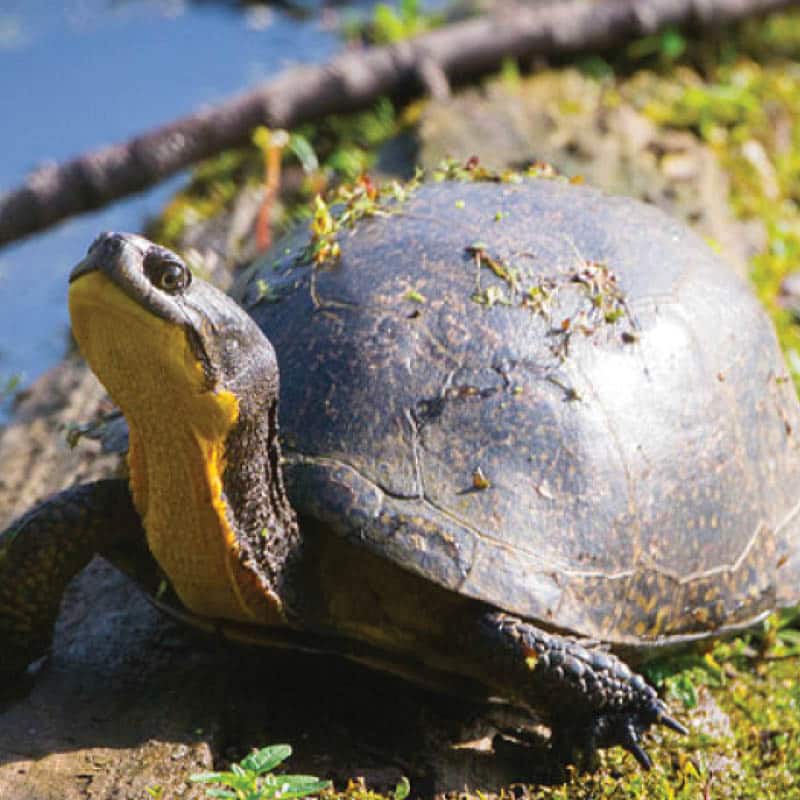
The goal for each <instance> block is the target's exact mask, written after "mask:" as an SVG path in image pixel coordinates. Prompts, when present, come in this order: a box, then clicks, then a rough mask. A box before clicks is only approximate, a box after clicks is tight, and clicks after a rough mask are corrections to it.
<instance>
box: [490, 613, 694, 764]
mask: <svg viewBox="0 0 800 800" xmlns="http://www.w3.org/2000/svg"><path fill="white" fill-rule="evenodd" d="M480 630H481V639H482V641H483V644H484V646H485V647H486V648H487V649H486V650H484V652H485V654H486V655H487V656H488V657H489V658H490V660H491V663H490V665H489V668H490V669H491V670H492V673H493V679H494V680H495V681H499V683H500V684H501V685H504V686H505V687H507V688H509V687H510V691H511V692H512V693H513V694H514V695H515V696H516V697H518V698H519V699H521V700H522V701H523V702H526V703H527V704H529V705H530V706H532V707H533V708H535V710H536V711H537V712H540V713H542V715H543V716H544V718H545V721H546V722H547V723H548V724H549V726H550V729H551V746H552V750H553V753H554V755H555V756H556V758H557V759H558V760H559V761H561V762H571V761H574V760H575V759H576V757H577V758H579V759H585V760H591V758H592V757H593V755H594V753H595V751H596V750H597V748H602V747H613V746H614V745H621V746H622V747H624V748H625V749H626V750H628V751H629V752H631V753H632V754H633V755H634V756H635V758H636V760H637V761H638V762H639V764H641V765H642V767H644V768H645V769H649V768H650V766H651V760H650V757H649V756H648V755H647V753H646V752H645V751H644V749H643V748H642V745H641V742H640V739H641V735H642V734H643V733H644V732H645V731H647V730H648V728H650V726H651V725H653V724H661V725H665V726H666V727H668V728H671V729H672V730H674V731H677V732H678V733H682V734H685V733H687V730H686V728H684V726H683V725H681V724H680V723H679V722H677V721H676V720H674V719H673V718H672V717H671V716H670V715H669V713H668V710H667V706H666V705H665V703H664V702H663V701H662V700H660V699H659V697H658V695H657V694H656V692H655V689H653V688H652V687H651V686H649V685H648V684H647V682H646V681H645V679H644V678H643V677H642V676H641V675H638V674H636V673H634V672H631V670H630V669H629V668H628V667H627V666H626V665H625V664H624V663H623V662H622V661H621V660H620V659H619V658H617V657H616V656H614V655H612V654H610V653H606V652H604V651H602V650H597V649H592V648H589V647H584V646H582V645H580V644H579V643H578V642H576V641H573V640H571V639H568V638H566V637H563V636H558V635H554V634H549V633H546V632H544V631H543V630H541V629H539V628H537V627H535V626H534V625H532V624H530V623H528V622H525V621H523V620H522V619H519V618H518V617H514V616H512V615H510V614H505V613H502V612H488V613H486V614H485V615H484V616H483V617H482V618H481V620H480Z"/></svg>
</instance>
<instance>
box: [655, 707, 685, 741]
mask: <svg viewBox="0 0 800 800" xmlns="http://www.w3.org/2000/svg"><path fill="white" fill-rule="evenodd" d="M656 722H657V723H658V724H659V725H663V726H664V727H665V728H669V729H670V730H671V731H675V733H680V734H681V735H682V736H686V735H688V733H689V729H688V728H687V727H686V726H685V725H681V723H680V722H678V720H676V719H673V718H672V717H671V716H670V715H669V714H667V712H666V710H660V712H659V715H658V718H657V719H656Z"/></svg>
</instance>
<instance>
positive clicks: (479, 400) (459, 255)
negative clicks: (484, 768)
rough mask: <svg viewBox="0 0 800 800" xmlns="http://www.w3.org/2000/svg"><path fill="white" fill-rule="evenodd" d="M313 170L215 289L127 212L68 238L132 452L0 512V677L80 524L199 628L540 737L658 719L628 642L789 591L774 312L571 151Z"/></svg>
mask: <svg viewBox="0 0 800 800" xmlns="http://www.w3.org/2000/svg"><path fill="white" fill-rule="evenodd" d="M467 172H469V170H467ZM460 177H463V176H460ZM476 177H477V175H476ZM343 197H344V200H343V201H342V203H343V204H342V205H340V206H338V207H336V206H334V207H329V206H328V205H326V204H325V203H323V202H322V201H319V200H318V202H317V207H316V212H315V214H314V217H313V219H312V223H311V225H310V226H303V227H301V228H300V229H299V230H298V231H295V232H294V233H292V234H290V235H289V236H288V238H287V239H285V240H283V241H282V242H281V243H280V244H279V245H276V246H275V247H274V248H273V249H272V250H271V251H270V253H269V254H267V255H266V256H264V257H262V258H260V259H259V260H257V261H256V262H255V263H254V264H253V265H251V267H250V268H249V269H248V270H247V271H246V273H245V278H243V280H242V282H241V284H240V286H239V287H238V288H237V290H236V291H235V292H234V296H230V295H227V294H225V293H223V292H221V291H219V290H218V289H216V288H214V287H213V286H211V285H210V284H209V283H207V282H206V281H204V280H202V279H201V278H200V277H198V276H197V275H193V274H192V272H191V271H190V269H189V268H188V267H187V266H186V264H185V263H184V261H182V260H181V258H180V257H179V256H178V255H176V254H175V253H173V252H172V251H170V250H168V249H166V248H164V247H162V246H160V245H157V244H154V243H152V242H150V241H148V240H147V239H145V238H143V237H141V236H138V235H135V234H126V233H116V232H110V233H103V234H101V235H100V236H99V237H98V238H97V239H96V240H95V241H94V242H93V243H92V245H91V247H90V248H89V250H88V253H87V255H86V257H85V258H84V259H83V260H82V261H80V263H79V264H78V265H77V266H76V267H75V268H74V270H73V271H72V273H71V276H70V288H69V305H70V314H71V320H72V329H73V333H74V336H75V339H76V341H77V343H78V346H79V348H80V350H81V352H82V354H83V355H84V356H85V358H86V359H87V361H88V363H89V365H90V366H91V367H92V369H93V370H94V371H95V373H96V374H97V375H98V377H99V378H100V380H101V382H102V383H103V384H104V385H105V387H106V388H107V390H108V392H109V394H110V395H111V397H112V399H113V400H114V401H115V403H116V404H117V405H118V406H119V408H120V409H121V411H122V413H123V414H124V416H125V420H126V422H127V427H128V432H129V452H128V456H127V464H128V471H129V474H128V477H118V478H109V479H105V480H100V481H97V482H94V483H90V484H84V485H77V486H73V487H71V488H69V489H66V490H65V491H63V492H61V493H59V494H57V495H55V496H53V497H51V498H49V499H47V500H45V501H44V502H42V503H40V504H39V505H38V506H36V507H35V508H33V509H32V510H31V511H29V512H28V513H26V514H25V515H23V516H22V517H21V518H19V519H18V520H16V521H15V522H13V523H12V524H11V525H10V526H9V527H8V528H7V529H6V530H5V531H4V532H3V534H2V536H1V537H0V547H1V548H2V549H1V550H0V652H2V653H3V660H2V672H3V674H4V677H6V679H7V680H8V679H10V678H13V677H14V676H16V675H19V674H20V673H22V672H23V671H24V670H25V669H26V667H27V666H28V665H29V664H30V663H31V662H32V661H33V660H34V659H37V658H39V657H41V656H42V655H43V654H45V653H46V652H47V648H48V644H49V642H50V638H51V635H52V629H53V624H54V620H55V618H56V616H57V613H58V606H59V601H60V598H61V594H62V592H63V590H64V587H65V585H66V583H67V582H68V580H70V579H71V577H72V576H73V575H74V574H75V573H76V572H78V571H79V570H80V569H81V568H82V567H83V566H84V565H85V564H86V563H87V562H88V560H89V559H90V558H91V557H92V555H93V554H95V553H99V554H102V555H104V556H105V557H106V558H107V559H109V560H110V561H111V562H112V563H114V564H116V565H117V566H119V567H120V568H121V569H122V570H124V571H125V572H127V573H128V574H129V575H132V576H133V577H134V578H135V579H136V580H137V581H138V582H139V584H140V585H141V586H142V587H143V588H144V589H145V591H146V592H147V593H148V594H149V595H150V596H152V598H153V599H154V602H156V603H157V604H159V605H160V606H161V607H164V608H166V609H167V610H170V611H171V613H173V614H175V615H177V616H180V617H181V618H183V619H186V620H187V621H189V622H192V623H193V624H196V625H198V626H200V627H203V628H205V629H207V630H209V631H212V632H216V633H218V634H221V635H223V636H225V637H228V638H229V639H232V640H244V641H249V642H253V641H259V642H263V643H266V644H279V645H283V646H287V645H288V646H298V647H305V646H307V647H311V648H317V649H320V650H322V651H326V652H327V651H331V652H337V653H340V654H342V655H345V656H347V657H350V658H353V659H356V660H360V661H363V662H366V663H369V664H371V665H373V666H377V667H379V668H383V669H390V670H393V671H395V672H397V673H399V674H402V675H405V676H406V677H411V678H412V679H419V680H421V681H430V682H431V683H432V684H434V685H439V686H448V687H450V688H453V689H455V690H460V688H461V687H462V686H463V687H481V691H483V692H484V693H485V694H486V695H487V696H493V697H502V698H505V699H507V700H508V701H509V702H511V703H513V704H515V705H516V706H518V707H520V708H522V709H525V711H526V713H528V714H530V719H531V720H536V721H539V722H543V723H545V724H546V725H547V726H549V728H550V731H551V737H550V743H551V744H550V746H551V748H552V751H553V754H554V757H555V758H556V759H557V760H559V761H561V762H566V761H569V760H579V761H580V760H581V759H583V758H586V757H591V756H592V755H593V754H594V753H595V752H596V751H597V750H598V749H600V748H608V747H613V746H618V745H619V746H622V747H623V748H625V749H627V750H628V751H629V752H630V753H632V754H633V756H634V757H635V758H636V760H637V761H638V762H639V763H640V764H641V765H642V767H644V768H649V767H650V766H651V758H650V756H649V755H648V754H647V752H646V750H645V747H644V740H643V736H644V735H645V734H646V733H647V732H648V731H649V730H650V728H651V726H653V725H656V724H660V725H663V726H666V727H667V728H670V729H672V730H673V731H675V732H677V733H679V734H685V733H686V732H687V730H686V728H685V727H684V725H683V724H682V723H681V722H679V721H678V720H677V719H675V718H674V716H672V714H671V713H670V709H669V708H668V706H667V704H666V702H665V701H664V700H663V699H661V698H660V697H659V696H658V693H657V692H656V690H655V689H654V688H653V687H652V686H651V685H650V684H649V683H648V681H647V680H646V679H645V678H644V677H643V676H642V675H641V674H639V673H638V672H636V671H635V668H637V665H638V664H639V663H641V661H642V660H643V659H645V658H648V657H651V656H653V655H657V654H660V653H665V652H669V651H670V649H671V648H674V647H678V646H690V645H691V644H692V643H694V642H698V641H703V640H708V639H710V638H711V637H717V636H722V635H727V634H731V633H733V632H736V631H740V630H743V629H746V628H748V627H750V626H752V625H754V624H756V623H757V622H759V621H760V620H762V619H763V618H764V617H765V616H766V615H767V614H769V613H771V612H772V611H773V610H774V609H776V608H780V607H790V606H793V605H795V604H796V603H797V602H798V595H799V594H800V590H799V589H798V587H800V546H798V545H799V544H800V534H799V532H800V514H799V513H798V511H799V509H800V505H799V504H798V498H800V457H798V444H797V431H798V429H799V426H798V420H799V416H798V403H797V399H796V396H795V393H794V389H793V386H792V384H791V381H790V379H788V378H787V376H786V368H785V365H784V363H783V361H782V356H781V353H780V349H779V346H778V343H777V339H776V336H775V333H774V330H773V328H772V326H771V323H770V321H769V320H768V318H767V316H766V314H765V313H764V311H763V310H762V308H761V307H760V305H759V303H758V302H757V300H756V299H755V298H754V297H753V295H752V293H751V291H750V290H749V288H748V287H747V286H746V284H745V283H744V281H742V280H741V279H739V278H738V277H737V276H736V275H735V274H734V273H733V271H732V270H731V268H730V267H729V266H728V265H727V264H726V263H725V262H724V261H723V260H722V259H721V258H720V257H719V256H718V255H717V254H716V253H715V252H714V251H713V250H712V248H710V247H709V246H708V245H707V244H706V243H705V242H704V241H703V240H702V239H701V238H700V237H699V236H698V235H697V234H695V233H694V232H692V231H691V230H689V229H688V228H687V227H686V226H684V225H683V224H682V223H679V222H678V221H676V220H674V219H672V218H670V217H668V216H667V215H665V214H664V213H663V212H661V211H659V210H658V209H656V208H655V207H652V206H649V205H646V204H643V203H640V202H638V201H636V200H633V199H629V198H625V197H619V196H608V195H606V194H604V193H603V192H601V191H599V190H597V189H594V188H590V187H588V186H583V185H578V184H577V183H575V182H570V181H564V180H553V179H545V178H542V177H535V176H534V177H531V176H526V175H518V176H513V177H508V176H505V178H504V179H501V178H500V177H499V176H493V177H492V178H491V179H485V180H478V179H475V180H454V179H450V178H449V177H448V178H447V179H444V180H440V181H422V182H416V183H414V184H413V185H412V186H410V187H407V188H400V187H397V186H395V188H394V189H393V190H391V191H385V192H383V193H381V190H378V189H377V188H376V187H375V185H374V184H372V183H370V182H369V181H362V183H361V184H360V185H359V186H358V187H356V188H355V189H353V190H351V191H350V193H349V194H347V193H345V194H344V195H343Z"/></svg>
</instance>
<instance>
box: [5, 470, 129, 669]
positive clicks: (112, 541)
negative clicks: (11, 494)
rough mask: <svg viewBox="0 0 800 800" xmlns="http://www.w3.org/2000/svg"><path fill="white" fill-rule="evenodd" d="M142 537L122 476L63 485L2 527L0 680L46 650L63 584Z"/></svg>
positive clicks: (22, 667)
mask: <svg viewBox="0 0 800 800" xmlns="http://www.w3.org/2000/svg"><path fill="white" fill-rule="evenodd" d="M140 542H141V543H143V542H144V533H143V530H142V527H141V523H140V521H139V516H138V514H137V513H136V511H135V509H134V508H133V504H132V502H131V498H130V493H129V491H128V486H127V483H126V482H125V481H123V480H105V481H97V482H96V483H88V484H84V485H81V486H75V487H73V488H70V489H66V490H65V491H63V492H61V493H60V494H57V495H55V496H54V497H51V498H49V499H48V500H45V501H44V502H42V503H40V504H39V505H37V506H35V507H34V508H32V509H31V510H30V511H28V512H27V513H26V514H24V515H23V516H22V517H19V518H18V519H17V520H15V521H14V522H12V523H11V525H10V526H9V527H8V528H7V529H6V530H5V531H3V532H2V533H0V643H1V644H0V653H2V655H1V656H0V680H2V679H3V678H4V677H6V676H12V675H14V674H19V673H20V672H22V671H23V670H24V669H25V667H26V666H27V665H28V664H29V663H31V662H32V661H34V660H36V659H37V658H40V657H41V656H43V655H45V654H46V653H47V650H48V648H49V647H50V642H51V640H52V637H53V626H54V624H55V620H56V617H57V615H58V609H59V606H60V604H61V597H62V595H63V593H64V589H65V588H66V586H67V584H68V583H69V581H70V580H71V579H72V578H73V577H74V576H75V575H76V574H77V573H78V572H80V570H82V569H83V568H84V567H85V566H86V564H88V562H89V561H90V559H91V558H92V556H93V555H95V553H100V554H103V553H110V552H113V551H115V550H118V549H120V548H125V546H126V544H128V543H129V544H130V545H131V546H132V548H133V549H136V548H137V546H138V543H140Z"/></svg>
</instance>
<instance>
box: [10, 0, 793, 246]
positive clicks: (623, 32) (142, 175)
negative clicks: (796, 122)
mask: <svg viewBox="0 0 800 800" xmlns="http://www.w3.org/2000/svg"><path fill="white" fill-rule="evenodd" d="M795 4H796V3H795V2H792V0H561V1H559V0H553V2H549V3H545V4H541V3H540V4H536V5H532V6H524V5H520V6H518V7H504V8H503V9H502V11H500V12H498V13H495V14H492V15H489V16H486V17H480V18H477V19H471V20H467V21H465V22H459V23H454V24H451V25H447V26H445V27H442V28H439V29H437V30H434V31H431V32H429V33H425V34H422V35H420V36H418V37H416V38H415V39H412V40H409V41H406V42H401V43H399V44H395V45H391V46H386V47H372V48H367V49H364V50H360V51H351V52H347V53H345V54H343V55H341V56H339V57H337V58H335V59H334V60H332V61H331V62H329V63H328V64H325V65H321V66H311V67H298V68H294V69H290V70H288V71H286V72H284V73H282V74H281V75H279V76H278V77H277V78H275V79H274V80H271V81H267V82H265V83H263V84H261V85H260V86H259V87H257V88H256V89H254V90H252V91H249V92H247V93H245V94H241V95H239V96H237V97H233V98H232V99H230V100H227V101H225V102H223V103H220V104H219V105H216V106H213V107H211V108H208V109H205V110H203V111H200V112H197V113H194V114H190V115H188V116H185V117H182V118H180V119H178V120H176V121H174V122H171V123H169V124H167V125H164V126H163V127H160V128H156V129H153V130H151V131H147V132H145V133H143V134H140V135H139V136H136V137H134V138H133V139H130V140H129V141H127V142H124V143H121V144H115V145H111V146H109V147H104V148H101V149H99V150H95V151H93V152H89V153H86V154H84V155H81V156H79V157H77V158H75V159H72V160H70V161H67V162H64V163H62V164H57V165H49V166H45V167H42V168H40V169H38V170H36V171H35V172H33V173H32V174H31V175H30V176H29V177H28V179H27V180H26V181H25V183H24V184H23V185H22V186H20V187H18V188H15V189H13V190H11V191H10V192H7V193H6V194H3V195H0V244H3V243H5V242H10V241H12V240H14V239H18V238H20V237H23V236H26V235H28V234H31V233H34V232H35V231H38V230H42V229H43V228H46V227H48V226H49V225H52V224H54V223H56V222H58V221H59V220H61V219H64V218H65V217H68V216H70V215H72V214H78V213H81V212H83V211H89V210H92V209H95V208H99V207H101V206H103V205H106V204H107V203H109V202H110V201H112V200H115V199H117V198H120V197H124V196H126V195H129V194H133V193H134V192H138V191H141V190H142V189H145V188H147V187H149V186H152V185H153V184H155V183H157V182H158V181H160V180H163V179H164V178H166V177H168V176H169V175H172V174H173V173H175V172H177V171H179V170H181V169H184V168H185V167H187V166H189V165H190V164H192V163H194V162H196V161H199V160H201V159H204V158H208V157H209V156H211V155H214V154H215V153H218V152H220V151H222V150H225V149H227V148H230V147H237V146H241V145H242V144H244V143H245V142H247V141H248V139H249V137H250V134H251V132H252V130H253V128H255V127H256V126H257V125H267V126H269V127H272V128H292V127H295V126H297V125H299V124H301V123H303V122H309V121H312V120H315V119H319V118H321V117H323V116H325V115H326V114H329V113H331V112H343V111H355V110H358V109H363V108H365V107H368V106H370V105H371V104H372V103H374V102H375V101H376V100H377V99H378V98H379V97H381V96H385V95H388V96H394V97H396V96H409V95H413V94H419V93H421V92H423V91H426V90H427V91H432V90H433V91H435V92H436V93H437V94H442V95H444V94H446V92H447V89H448V82H449V81H451V80H453V79H455V78H458V79H459V80H462V79H465V78H472V77H476V76H478V75H482V74H486V73H488V72H491V71H493V70H496V69H497V68H498V67H499V66H500V64H501V63H502V61H503V59H504V58H507V57H516V58H525V57H530V56H533V55H541V56H549V55H555V54H567V53H574V52H578V51H582V50H592V49H607V48H610V47H613V46H615V45H617V44H619V43H621V42H623V41H625V40H626V39H630V38H633V37H637V36H646V35H649V34H652V33H654V32H656V31H658V30H659V29H661V28H663V27H665V26H667V25H678V24H680V25H683V24H691V23H695V24H698V23H699V24H701V25H722V24H726V23H731V22H735V21H737V20H739V19H742V18H744V17H746V16H751V15H755V14H763V13H766V12H769V11H774V10H777V9H780V8H783V7H786V6H790V5H795Z"/></svg>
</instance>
